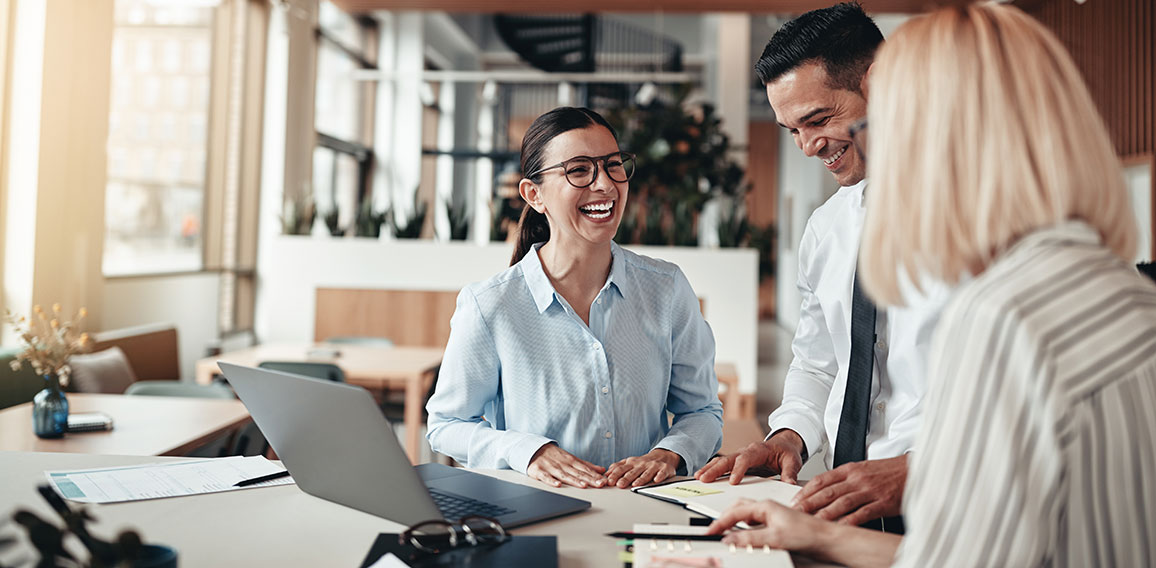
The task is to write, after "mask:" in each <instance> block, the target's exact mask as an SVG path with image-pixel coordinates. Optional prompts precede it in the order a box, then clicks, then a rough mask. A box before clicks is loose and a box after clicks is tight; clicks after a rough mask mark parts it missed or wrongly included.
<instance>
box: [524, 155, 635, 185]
mask: <svg viewBox="0 0 1156 568" xmlns="http://www.w3.org/2000/svg"><path fill="white" fill-rule="evenodd" d="M598 164H602V168H603V171H605V172H606V175H607V176H609V177H610V179H611V181H616V182H619V183H626V182H627V181H630V178H631V176H633V175H634V154H631V153H630V152H614V153H612V154H607V155H605V156H602V157H600V158H591V157H590V156H575V157H573V158H570V159H569V160H566V161H565V162H560V163H557V164H554V165H552V166H546V167H544V168H542V169H540V170H538V171H535V172H534V173H531V174H529V175H527V176H526V177H527V178H534V177H537V176H538V174H541V173H542V172H546V171H549V170H553V169H556V168H562V171H564V172H566V181H568V182H570V185H572V186H574V187H577V188H579V189H583V188H587V187H590V184H592V183H594V180H595V179H597V178H598Z"/></svg>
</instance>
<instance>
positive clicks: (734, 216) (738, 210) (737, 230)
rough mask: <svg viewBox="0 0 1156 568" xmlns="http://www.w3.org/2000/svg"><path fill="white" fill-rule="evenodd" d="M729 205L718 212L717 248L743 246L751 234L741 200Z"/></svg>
mask: <svg viewBox="0 0 1156 568" xmlns="http://www.w3.org/2000/svg"><path fill="white" fill-rule="evenodd" d="M730 205H731V206H730V207H729V208H724V209H723V210H722V211H720V212H719V218H718V246H720V247H724V248H734V247H741V246H743V245H745V244H746V242H747V239H748V238H750V232H751V224H750V221H748V220H747V214H746V207H745V206H744V205H743V202H742V200H739V199H735V200H731V202H730Z"/></svg>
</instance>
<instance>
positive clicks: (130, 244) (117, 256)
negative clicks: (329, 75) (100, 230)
mask: <svg viewBox="0 0 1156 568" xmlns="http://www.w3.org/2000/svg"><path fill="white" fill-rule="evenodd" d="M213 15H214V14H213V9H212V8H209V7H200V6H196V5H172V6H166V5H163V4H156V3H150V2H149V1H148V0H116V5H115V27H114V31H113V53H112V93H111V99H110V100H111V103H110V109H109V135H108V186H107V188H106V197H105V245H104V266H103V268H104V274H105V275H106V276H123V275H135V274H150V273H165V272H184V271H195V270H200V269H201V268H202V267H203V266H204V255H203V241H202V228H203V226H204V213H205V206H204V203H205V177H206V149H207V146H206V140H207V139H208V136H207V129H208V124H209V116H208V115H209V97H210V93H209V87H210V72H211V69H210V60H211V52H212V45H213V27H212V26H213Z"/></svg>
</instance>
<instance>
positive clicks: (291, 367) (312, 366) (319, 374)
mask: <svg viewBox="0 0 1156 568" xmlns="http://www.w3.org/2000/svg"><path fill="white" fill-rule="evenodd" d="M257 366H258V367H261V368H262V369H270V370H273V371H281V372H282V373H292V374H294V375H302V376H305V377H311V378H314V379H325V380H329V381H333V382H336V383H344V382H345V371H342V370H341V367H338V366H337V365H334V364H333V363H316V362H313V361H262V362H261V364H260V365H257Z"/></svg>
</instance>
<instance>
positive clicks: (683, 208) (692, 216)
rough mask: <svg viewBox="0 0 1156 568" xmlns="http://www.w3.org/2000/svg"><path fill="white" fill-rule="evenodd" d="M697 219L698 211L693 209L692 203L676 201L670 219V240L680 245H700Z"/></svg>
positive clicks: (675, 244)
mask: <svg viewBox="0 0 1156 568" xmlns="http://www.w3.org/2000/svg"><path fill="white" fill-rule="evenodd" d="M696 220H697V213H696V212H695V211H694V210H693V209H691V204H690V203H687V202H685V201H680V202H678V203H675V204H674V211H673V212H672V214H671V221H670V242H671V243H672V244H674V246H679V247H693V246H698V228H697V226H696Z"/></svg>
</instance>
